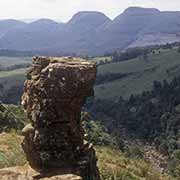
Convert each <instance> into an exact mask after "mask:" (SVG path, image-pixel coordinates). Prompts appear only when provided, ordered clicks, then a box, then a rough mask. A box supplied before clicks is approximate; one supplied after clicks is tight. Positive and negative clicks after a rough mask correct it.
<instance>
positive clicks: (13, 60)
mask: <svg viewBox="0 0 180 180" xmlns="http://www.w3.org/2000/svg"><path fill="white" fill-rule="evenodd" d="M29 62H31V57H4V56H0V65H1V66H5V67H6V66H12V65H15V64H24V63H29Z"/></svg>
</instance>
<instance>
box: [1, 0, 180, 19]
mask: <svg viewBox="0 0 180 180" xmlns="http://www.w3.org/2000/svg"><path fill="white" fill-rule="evenodd" d="M130 6H141V7H150V8H158V9H160V10H161V11H167V10H169V11H178V10H179V11H180V0H0V19H11V18H13V19H39V18H50V19H54V20H57V21H60V22H67V21H68V20H69V19H70V18H71V17H72V16H73V15H74V14H75V13H77V12H79V11H100V12H103V13H104V14H106V15H107V16H108V17H110V18H111V19H113V18H115V17H116V16H117V15H119V14H120V13H122V12H123V11H124V10H125V9H126V8H128V7H130Z"/></svg>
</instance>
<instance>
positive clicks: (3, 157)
mask: <svg viewBox="0 0 180 180" xmlns="http://www.w3.org/2000/svg"><path fill="white" fill-rule="evenodd" d="M21 141H22V137H21V136H18V135H16V134H15V133H10V134H0V168H4V167H10V166H17V165H24V164H25V163H26V159H25V155H24V153H23V151H22V149H21V145H20V143H21ZM96 151H97V156H98V159H99V161H98V166H99V169H100V172H101V175H102V180H107V179H109V180H143V179H148V180H168V177H166V176H163V175H161V174H159V173H158V172H157V171H155V170H153V169H152V167H151V166H150V165H149V164H148V163H146V162H145V161H144V160H142V159H132V158H128V157H126V156H125V155H124V154H123V153H122V152H120V151H118V150H115V149H112V148H110V147H102V146H98V147H96Z"/></svg>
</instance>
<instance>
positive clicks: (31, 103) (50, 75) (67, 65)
mask: <svg viewBox="0 0 180 180" xmlns="http://www.w3.org/2000/svg"><path fill="white" fill-rule="evenodd" d="M95 78H96V65H95V64H94V63H90V62H87V61H84V60H82V59H74V58H45V57H35V58H34V59H33V65H32V68H31V69H30V70H29V72H28V73H27V80H26V82H25V87H24V94H23V96H22V105H23V107H24V109H25V110H26V111H27V116H28V118H29V120H30V122H31V124H29V125H27V126H26V127H25V128H24V129H23V131H22V133H23V135H24V136H25V138H24V141H23V143H22V147H23V149H24V151H25V153H26V156H27V160H28V161H29V163H30V165H31V167H32V168H33V169H35V170H36V171H38V172H40V174H48V173H50V172H52V173H55V172H58V173H73V174H76V175H79V176H81V177H82V178H83V179H84V180H99V179H100V178H99V172H98V168H97V166H96V161H97V160H96V156H95V151H94V149H93V147H92V145H90V144H89V143H87V142H85V141H84V130H83V128H82V125H81V120H80V119H81V107H82V106H83V104H84V103H85V100H86V97H88V96H92V95H93V92H94V91H93V85H94V82H95Z"/></svg>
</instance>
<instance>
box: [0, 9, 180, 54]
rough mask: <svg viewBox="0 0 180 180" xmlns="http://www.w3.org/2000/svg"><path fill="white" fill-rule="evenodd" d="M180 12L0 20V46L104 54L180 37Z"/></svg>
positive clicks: (143, 11) (131, 11) (133, 11)
mask: <svg viewBox="0 0 180 180" xmlns="http://www.w3.org/2000/svg"><path fill="white" fill-rule="evenodd" d="M179 19H180V12H161V11H159V10H158V9H153V8H140V7H130V8H128V9H126V10H125V11H124V12H123V13H122V14H120V15H119V16H117V17H116V18H115V19H114V20H111V19H109V18H108V17H107V16H105V15H104V14H103V13H100V12H94V11H92V12H91V11H83V12H78V13H76V14H75V15H74V16H73V17H72V19H71V20H70V21H68V22H67V23H64V24H63V23H57V22H55V21H52V20H49V19H40V20H37V21H34V22H32V23H27V24H26V23H24V22H20V21H16V20H4V21H0V48H1V49H15V50H26V51H32V50H38V51H49V52H50V51H52V52H57V51H58V52H64V53H76V54H90V55H97V54H104V53H106V52H111V51H114V50H124V49H126V48H129V47H136V46H146V45H155V44H166V43H172V42H176V41H180V20H179Z"/></svg>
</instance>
